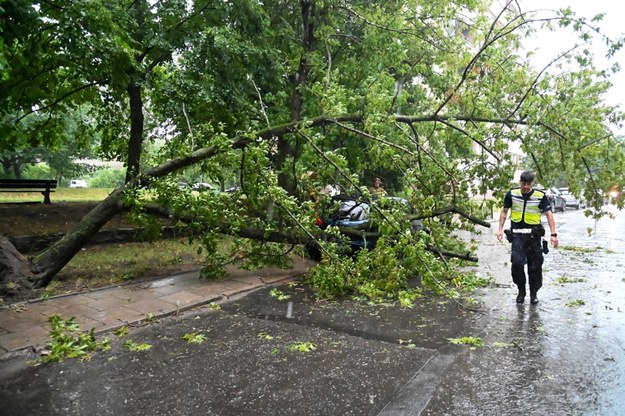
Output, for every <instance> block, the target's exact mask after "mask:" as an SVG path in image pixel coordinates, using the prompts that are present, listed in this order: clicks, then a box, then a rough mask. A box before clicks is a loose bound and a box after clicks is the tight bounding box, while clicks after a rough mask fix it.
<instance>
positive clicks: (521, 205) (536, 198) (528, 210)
mask: <svg viewBox="0 0 625 416" xmlns="http://www.w3.org/2000/svg"><path fill="white" fill-rule="evenodd" d="M510 193H511V194H512V212H511V213H510V220H511V221H512V222H516V223H519V222H521V221H524V222H525V223H526V224H528V225H538V224H540V208H539V207H538V206H539V205H540V201H541V200H542V199H543V196H545V194H544V193H543V192H540V191H539V190H536V189H534V193H533V194H532V196H530V197H529V198H528V199H527V200H525V199H524V198H523V194H522V193H521V190H520V189H513V190H512V191H511V192H510Z"/></svg>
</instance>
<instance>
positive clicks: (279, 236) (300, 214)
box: [0, 0, 625, 297]
mask: <svg viewBox="0 0 625 416" xmlns="http://www.w3.org/2000/svg"><path fill="white" fill-rule="evenodd" d="M515 4H516V2H511V3H509V4H508V5H507V6H506V7H505V8H504V9H497V8H495V7H494V6H493V7H490V5H489V4H487V3H484V2H482V1H479V0H457V1H449V0H435V1H427V2H426V1H422V0H404V1H392V0H390V1H385V2H374V1H369V0H357V1H349V2H347V1H344V0H323V1H321V0H300V1H297V2H294V1H286V0H272V1H268V2H258V1H254V0H233V1H229V2H223V1H219V0H195V1H187V0H162V1H158V2H150V1H147V0H134V1H128V0H106V1H104V0H81V1H72V2H65V1H55V0H46V1H38V0H20V1H17V0H0V22H2V33H1V36H0V68H1V69H2V75H1V76H0V114H1V119H0V132H1V134H0V150H11V151H14V150H16V149H23V148H29V147H36V146H39V145H42V144H43V145H47V146H59V144H60V143H63V142H66V141H68V140H69V138H68V136H67V135H68V131H67V129H66V128H65V127H64V124H63V123H64V121H66V120H68V119H72V120H79V119H80V117H79V116H80V115H81V114H84V112H83V111H84V108H85V106H88V107H87V108H88V109H89V115H90V116H89V117H83V118H82V120H83V124H84V125H83V126H82V127H83V128H82V129H80V128H79V127H80V122H78V123H79V124H78V127H76V128H73V129H72V130H71V132H70V134H78V133H79V132H94V133H92V134H97V135H98V136H99V138H100V140H101V146H100V149H99V152H100V155H101V157H104V158H108V159H116V160H120V161H123V162H125V163H126V166H127V175H126V185H125V186H123V187H120V188H119V189H117V190H115V191H114V192H113V193H112V194H111V195H110V196H109V198H107V200H106V201H104V202H103V203H102V204H101V205H100V206H99V207H98V208H96V209H95V210H94V211H93V212H92V214H90V215H89V216H88V217H86V218H85V219H84V220H83V223H82V224H81V226H80V227H79V229H77V230H76V231H75V232H73V233H70V234H68V235H67V236H66V237H65V238H64V239H63V240H61V241H60V242H59V243H57V244H56V245H55V246H54V247H51V248H50V249H49V250H47V251H45V252H43V253H41V254H40V255H38V256H36V257H35V258H34V259H32V260H31V261H30V263H29V270H30V272H31V274H30V275H29V276H22V277H25V279H26V280H25V281H27V282H30V283H33V284H36V285H42V284H47V283H48V282H49V281H50V280H51V279H53V277H54V275H55V274H56V273H57V272H58V271H59V270H60V269H61V268H62V267H63V266H64V265H65V264H66V263H67V261H69V259H71V257H72V256H73V255H74V254H75V253H76V252H77V251H78V250H79V249H80V247H81V246H82V245H83V244H85V242H86V241H88V239H89V237H90V236H91V235H92V234H93V233H94V232H97V230H98V229H99V228H100V227H101V226H102V225H103V224H105V223H106V221H108V219H110V218H111V217H112V216H113V215H115V214H117V213H119V212H120V211H121V210H124V209H133V210H135V211H136V212H138V213H141V212H148V211H149V212H159V211H160V212H164V211H167V212H168V213H173V214H174V215H178V216H179V218H181V220H184V221H186V222H187V223H191V224H193V226H194V227H196V229H197V232H198V233H200V234H201V235H202V242H203V244H204V246H205V248H206V252H207V253H208V257H207V264H206V266H207V267H206V270H207V271H209V270H212V271H214V270H216V269H215V268H214V267H213V266H214V265H217V264H223V262H224V261H228V260H229V259H224V258H220V257H219V256H217V255H216V250H215V246H216V241H217V240H216V236H217V235H219V234H221V233H228V234H232V235H236V236H242V237H247V238H245V239H243V240H240V242H238V243H237V244H236V247H235V249H236V252H246V253H248V259H249V263H250V264H254V265H257V264H261V262H278V263H279V262H283V261H284V260H285V256H284V255H283V254H284V253H283V252H282V251H280V247H279V246H274V245H271V244H268V241H272V240H273V241H283V242H284V241H290V242H294V243H301V242H305V241H306V240H309V239H312V238H316V239H321V240H323V239H324V238H325V239H326V240H327V236H326V237H324V236H322V235H320V231H319V230H318V229H317V228H316V227H315V221H314V218H315V216H316V215H317V212H316V211H317V210H318V209H319V201H318V200H316V199H311V198H310V195H311V190H319V189H322V188H324V187H325V186H326V185H328V184H335V185H338V186H339V187H341V188H342V189H343V190H344V192H346V193H350V194H353V195H356V196H358V197H360V198H363V199H368V198H369V197H370V195H369V193H368V191H367V187H368V186H369V184H370V181H371V179H372V178H373V176H382V177H383V178H384V181H385V183H386V184H388V185H387V187H388V188H389V189H388V190H391V191H392V192H393V193H394V194H396V195H401V196H404V197H406V198H407V199H408V200H409V201H410V203H411V205H412V206H413V207H414V208H415V210H416V212H418V213H419V216H420V217H421V218H423V219H425V221H426V222H427V227H428V228H429V229H430V231H431V232H430V234H427V233H424V232H413V231H410V227H409V226H407V225H408V224H409V220H410V219H409V218H406V217H403V216H402V215H400V214H397V213H395V214H393V213H389V212H386V211H384V210H381V211H379V212H377V213H376V214H375V215H374V218H376V220H375V221H376V224H377V225H378V228H379V233H380V235H381V236H382V238H381V240H380V243H379V244H378V247H376V249H375V250H372V251H371V252H367V253H362V254H361V255H358V256H357V258H355V259H351V258H344V257H340V256H337V255H335V254H334V252H333V250H335V249H336V247H334V246H335V244H332V243H327V244H326V243H322V244H321V245H322V247H323V248H324V253H325V254H324V258H325V260H324V262H322V263H321V265H320V266H319V268H318V269H317V270H316V271H315V272H314V273H313V277H312V281H313V282H315V284H316V286H317V287H318V288H322V289H321V290H322V292H323V293H325V294H340V293H347V292H350V291H360V292H361V293H366V294H367V295H368V296H371V297H376V296H381V294H382V293H388V292H392V293H394V294H395V295H397V294H398V293H399V292H401V291H403V290H404V289H406V284H405V282H406V279H407V278H408V277H409V276H411V275H417V274H418V275H421V276H423V277H424V279H431V280H435V281H439V280H441V279H443V277H447V278H448V277H450V276H451V277H453V276H454V273H455V272H454V271H453V268H451V267H450V265H449V263H448V262H447V261H446V260H445V259H444V257H441V256H440V254H441V253H442V251H445V252H457V253H466V252H467V248H466V247H464V243H463V242H462V241H460V240H459V239H458V238H457V237H454V235H455V234H454V233H453V230H454V229H456V228H471V227H473V226H474V222H472V219H475V218H479V217H483V216H484V212H486V211H488V210H489V209H490V208H492V206H493V204H495V205H496V204H497V203H498V202H499V201H498V200H497V199H498V198H499V199H500V198H501V196H502V195H503V192H505V191H506V190H507V189H509V187H510V182H511V180H512V178H513V174H514V171H515V170H516V169H517V167H519V166H518V165H517V161H515V160H513V158H512V156H511V154H510V153H509V152H508V149H509V146H510V145H511V144H515V143H516V144H518V145H520V146H521V147H522V149H523V150H524V152H525V153H526V154H527V160H525V161H523V162H522V165H521V167H528V168H534V169H535V170H536V171H537V173H538V178H539V180H540V182H541V183H543V184H549V183H552V182H553V181H555V180H556V179H562V176H564V179H565V181H566V183H567V184H568V185H569V186H570V188H571V190H572V191H573V192H574V193H576V194H577V195H581V194H583V195H584V196H585V198H586V199H588V200H589V201H594V210H593V213H595V214H597V215H600V214H601V210H602V205H603V200H602V198H603V197H602V193H601V192H605V191H607V190H608V189H610V188H611V187H613V186H614V185H618V186H620V187H622V186H623V184H624V182H625V178H624V175H623V172H624V171H625V169H624V167H625V166H624V163H625V158H624V151H623V150H624V149H623V139H622V138H620V137H615V135H614V134H613V131H615V128H616V127H620V125H621V123H622V120H623V114H622V113H621V112H620V109H618V108H614V107H611V106H609V105H606V104H605V102H604V101H603V99H602V95H603V94H604V93H605V92H606V91H607V89H608V88H609V87H610V81H609V73H607V72H606V71H604V70H602V69H597V68H595V67H594V66H593V61H592V58H591V57H590V56H588V53H587V51H586V50H580V48H573V49H570V50H569V51H568V52H567V53H566V54H563V55H561V56H554V64H555V63H557V62H559V61H561V60H565V59H566V60H569V61H570V62H572V63H571V64H570V65H569V66H568V67H567V69H566V70H563V71H562V72H560V73H557V74H555V75H554V74H553V73H549V72H546V71H542V70H540V69H535V68H533V67H532V66H531V65H530V64H529V63H528V61H527V59H525V58H524V57H523V56H522V49H521V43H522V39H523V37H524V36H525V35H526V34H527V33H528V32H529V31H531V30H533V28H535V25H536V24H538V23H539V22H535V21H533V20H532V16H531V14H527V13H524V12H523V11H521V10H517V9H515V8H514V7H513V6H514V5H515ZM493 12H494V13H493ZM553 22H558V23H559V24H560V25H573V26H575V28H576V29H577V30H578V31H579V33H580V36H581V37H582V38H586V37H588V36H598V35H599V32H598V31H593V30H589V28H590V26H589V25H588V24H587V22H585V20H583V19H579V18H576V16H575V15H574V14H572V13H571V12H570V10H565V11H560V12H558V13H557V14H554V18H553ZM590 29H591V28H590ZM608 42H611V40H608ZM611 45H613V46H614V48H618V47H620V46H621V40H619V39H616V40H613V42H612V43H611ZM25 130H28V131H29V132H30V134H24V131H25ZM157 139H158V140H159V141H161V142H163V143H165V144H164V145H163V146H161V147H159V151H158V152H156V153H154V154H146V153H145V152H144V148H145V147H146V145H147V144H148V143H149V142H150V141H154V140H157ZM190 166H197V167H199V168H200V170H201V171H202V172H203V173H204V174H205V175H206V177H208V178H211V180H212V181H214V182H220V183H223V180H224V177H231V178H235V179H236V181H237V182H238V187H239V191H237V192H234V193H228V194H226V193H201V194H199V195H198V194H196V193H192V192H189V191H188V190H181V189H180V188H179V187H178V186H177V181H178V176H179V175H180V174H181V172H182V171H183V170H184V169H186V168H189V167H190ZM489 190H492V191H493V194H494V196H495V200H487V199H477V198H476V195H484V194H486V192H487V191H489ZM621 206H622V201H621ZM454 212H455V213H462V214H463V215H460V216H459V217H457V218H456V217H454V218H453V220H449V218H448V217H445V218H447V219H445V220H443V221H441V214H445V213H446V215H451V214H453V213H454ZM331 233H332V231H330V234H331ZM330 241H332V239H331V238H330ZM59 253H61V254H60V255H59ZM269 254H271V255H269ZM230 260H231V259H230ZM22 274H23V273H22ZM11 276H13V277H11ZM15 276H17V273H16V272H13V274H6V275H5V276H4V279H13V278H14V277H15ZM402 293H403V292H402Z"/></svg>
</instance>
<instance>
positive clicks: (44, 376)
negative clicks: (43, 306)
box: [0, 211, 625, 415]
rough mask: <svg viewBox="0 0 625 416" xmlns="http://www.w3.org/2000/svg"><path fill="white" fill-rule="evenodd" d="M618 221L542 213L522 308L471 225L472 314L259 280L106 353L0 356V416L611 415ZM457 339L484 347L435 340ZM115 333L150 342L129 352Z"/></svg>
mask: <svg viewBox="0 0 625 416" xmlns="http://www.w3.org/2000/svg"><path fill="white" fill-rule="evenodd" d="M623 217H625V215H624V214H620V215H618V216H617V218H616V219H612V220H602V221H600V222H599V223H598V224H596V225H595V223H594V221H592V220H589V219H587V218H585V217H584V216H583V214H582V211H567V212H565V213H558V214H556V221H557V223H558V234H559V236H560V243H561V245H562V248H561V249H558V250H553V249H552V250H551V252H550V253H549V254H548V255H547V256H546V260H545V265H544V270H545V273H544V275H545V278H544V286H543V289H542V290H541V291H540V292H539V298H540V303H539V304H538V305H529V304H528V303H526V304H524V305H517V304H516V303H514V297H515V293H516V288H515V287H513V285H512V283H511V278H510V277H509V276H510V272H509V247H510V246H509V244H507V243H500V242H498V241H497V240H496V238H495V236H494V232H495V231H496V230H492V229H491V230H486V231H485V232H484V234H482V235H474V236H472V238H475V239H477V240H478V241H480V242H481V244H480V252H479V253H478V255H479V256H480V259H481V264H480V265H479V266H478V267H477V268H476V271H477V272H478V273H479V274H481V275H483V276H490V277H492V278H493V279H494V281H495V284H494V285H493V286H492V287H489V288H486V289H483V290H481V291H480V292H479V296H476V297H477V298H478V299H479V301H480V305H478V306H477V307H472V308H476V309H475V310H474V309H470V308H466V307H462V306H460V305H459V304H458V303H456V302H453V301H450V300H445V299H441V298H434V297H426V298H423V299H421V300H420V301H419V302H418V304H417V305H416V306H415V307H414V308H412V309H402V308H398V307H393V306H379V305H378V306H373V305H367V304H362V303H359V302H356V301H351V300H345V301H342V302H326V301H320V300H317V299H315V298H314V296H313V295H312V293H311V292H310V291H309V289H307V288H306V287H304V286H302V285H287V284H281V285H280V286H279V287H278V289H279V292H276V291H275V289H273V288H272V287H271V285H269V284H263V285H260V286H257V287H256V289H255V290H252V291H246V292H245V293H246V295H245V296H242V297H240V298H235V299H232V298H228V299H226V298H223V299H217V301H218V302H219V303H220V308H214V307H210V306H209V305H207V304H206V302H205V304H203V305H199V306H195V307H193V308H192V309H189V310H187V311H186V312H180V313H177V314H169V315H167V316H166V315H163V316H162V317H161V318H160V319H158V322H152V323H149V324H146V325H142V326H136V327H132V328H131V329H130V333H129V334H128V335H126V336H125V337H122V338H118V337H116V336H115V335H113V334H111V333H110V332H109V333H108V335H109V336H110V337H111V338H112V340H113V349H112V350H111V351H107V352H101V353H96V354H94V355H93V357H92V359H91V360H90V361H88V362H80V361H77V360H68V361H65V362H63V363H58V364H57V363H55V364H44V365H39V366H32V365H30V364H28V362H27V361H28V360H29V359H32V358H34V356H33V354H31V353H28V350H25V352H24V353H23V354H13V355H11V356H10V357H8V358H5V359H4V360H2V361H0V403H2V406H0V415H4V414H6V415H83V414H94V415H108V414H132V415H180V414H207V415H519V414H555V415H578V414H579V415H618V414H624V413H623V411H622V410H621V409H622V408H623V407H624V406H623V405H624V404H625V403H624V402H625V331H623V329H624V328H623V326H624V325H625V316H624V315H623V313H624V312H625V296H624V294H625V281H624V280H623V278H624V274H623V265H624V264H625V239H624V238H623V236H622V230H625V221H624V219H623ZM587 228H591V229H593V234H592V235H590V236H589V235H588V233H587ZM274 283H275V284H279V283H280V282H277V281H276V282H274ZM186 290H187V291H188V292H190V293H193V289H192V288H187V289H186ZM276 295H280V296H276ZM105 333H106V332H105ZM189 333H194V334H202V335H205V336H206V340H205V341H204V342H202V343H200V344H191V343H189V342H187V341H186V340H183V336H184V335H185V334H189ZM102 336H104V334H101V335H100V336H99V338H101V337H102ZM464 336H476V337H481V338H482V339H483V340H484V341H485V345H484V347H481V348H475V349H470V348H468V347H467V346H463V345H452V344H451V343H450V342H449V339H450V338H458V337H464ZM128 340H132V341H134V342H137V343H148V344H151V345H152V348H150V349H149V350H147V351H143V352H131V351H129V350H127V349H125V348H123V347H122V344H123V343H124V342H126V341H128ZM306 347H308V348H310V350H309V351H305V350H306V349H307V348H306Z"/></svg>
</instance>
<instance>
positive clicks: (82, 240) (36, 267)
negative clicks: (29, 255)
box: [30, 188, 125, 287]
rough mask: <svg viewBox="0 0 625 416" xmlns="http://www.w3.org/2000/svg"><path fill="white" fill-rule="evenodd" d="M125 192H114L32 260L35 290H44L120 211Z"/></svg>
mask: <svg viewBox="0 0 625 416" xmlns="http://www.w3.org/2000/svg"><path fill="white" fill-rule="evenodd" d="M124 190H125V188H118V189H116V190H114V191H113V192H112V193H111V194H110V195H109V196H108V197H107V198H106V199H105V200H104V201H102V202H101V203H100V204H98V205H97V206H96V207H95V208H93V209H92V210H91V211H90V212H89V213H88V214H87V215H86V216H85V217H84V218H83V219H82V221H81V222H80V224H78V225H77V226H76V228H75V229H73V230H72V231H70V232H69V233H67V234H66V235H65V236H64V237H63V238H62V239H61V240H60V241H58V242H57V243H55V244H54V245H53V246H52V247H50V248H49V249H47V250H46V251H44V252H43V253H41V254H39V255H38V256H37V257H35V258H34V259H33V260H32V263H31V268H30V269H31V271H32V273H33V275H34V276H33V277H31V279H32V280H34V283H35V285H36V286H37V287H43V286H46V285H47V284H48V283H50V281H51V280H52V278H53V277H54V276H55V275H56V274H57V273H58V272H59V271H60V270H61V269H62V268H63V267H65V265H66V264H67V263H69V261H70V260H71V259H72V258H73V257H74V256H75V255H76V253H78V251H80V249H81V248H82V247H83V246H84V245H85V244H86V243H87V242H89V240H90V239H91V237H93V235H95V234H96V233H97V232H98V231H99V230H100V229H101V228H102V227H103V226H104V225H105V224H106V223H107V222H108V221H110V220H111V218H113V217H114V216H115V215H117V214H118V213H120V212H121V211H122V210H123V206H122V196H123V193H124Z"/></svg>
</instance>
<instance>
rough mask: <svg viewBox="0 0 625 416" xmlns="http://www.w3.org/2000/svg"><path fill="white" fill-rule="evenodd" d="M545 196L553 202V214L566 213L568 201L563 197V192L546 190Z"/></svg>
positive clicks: (551, 189)
mask: <svg viewBox="0 0 625 416" xmlns="http://www.w3.org/2000/svg"><path fill="white" fill-rule="evenodd" d="M545 195H547V198H549V201H550V202H551V208H552V209H553V212H558V211H560V212H564V210H565V209H566V199H564V197H563V196H562V194H561V192H560V191H559V190H558V189H557V188H547V189H545Z"/></svg>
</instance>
